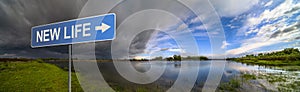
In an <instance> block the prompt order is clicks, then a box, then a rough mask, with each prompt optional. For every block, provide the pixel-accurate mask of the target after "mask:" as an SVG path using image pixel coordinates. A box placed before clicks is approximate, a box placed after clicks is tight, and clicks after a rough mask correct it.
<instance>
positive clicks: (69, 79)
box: [68, 44, 72, 92]
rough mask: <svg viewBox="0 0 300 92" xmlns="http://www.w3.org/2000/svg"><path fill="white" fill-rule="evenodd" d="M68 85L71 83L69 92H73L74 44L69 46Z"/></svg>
mask: <svg viewBox="0 0 300 92" xmlns="http://www.w3.org/2000/svg"><path fill="white" fill-rule="evenodd" d="M68 83H69V86H68V87H69V92H71V86H72V84H71V83H72V44H70V45H69V77H68Z"/></svg>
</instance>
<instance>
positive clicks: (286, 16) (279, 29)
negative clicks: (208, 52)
mask: <svg viewBox="0 0 300 92" xmlns="http://www.w3.org/2000/svg"><path fill="white" fill-rule="evenodd" d="M268 3H270V2H268ZM299 5H300V4H293V2H292V1H291V0H286V1H285V2H283V3H282V4H280V5H279V6H277V7H276V8H274V9H273V10H265V11H264V12H263V13H262V14H261V15H260V16H258V17H252V16H249V18H248V20H247V21H246V23H245V24H244V26H243V27H242V28H240V30H239V32H238V33H244V35H246V36H247V35H249V34H253V33H256V35H255V36H254V37H252V38H250V39H246V40H244V41H242V44H241V46H240V47H239V48H235V49H231V50H228V51H227V52H226V54H227V55H238V54H242V53H246V52H251V51H253V50H256V49H259V48H261V47H264V46H270V45H274V44H277V43H281V42H289V41H293V40H295V39H297V38H299V36H300V30H299V29H297V27H299V25H300V24H299V23H297V22H296V23H291V25H289V24H288V23H287V21H288V20H291V16H292V15H293V14H294V13H287V11H290V10H292V9H293V8H295V7H299ZM297 11H300V10H297ZM250 15H251V14H250ZM279 18H281V19H279ZM274 20H278V21H277V22H270V21H274ZM296 20H297V21H299V19H296ZM263 21H264V22H267V23H269V24H263V23H264V22H263ZM262 24H263V25H262ZM258 25H262V27H260V28H258V27H257V26H258ZM237 35H238V36H241V35H239V34H237Z"/></svg>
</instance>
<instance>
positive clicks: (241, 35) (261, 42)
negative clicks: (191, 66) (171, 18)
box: [136, 0, 300, 58]
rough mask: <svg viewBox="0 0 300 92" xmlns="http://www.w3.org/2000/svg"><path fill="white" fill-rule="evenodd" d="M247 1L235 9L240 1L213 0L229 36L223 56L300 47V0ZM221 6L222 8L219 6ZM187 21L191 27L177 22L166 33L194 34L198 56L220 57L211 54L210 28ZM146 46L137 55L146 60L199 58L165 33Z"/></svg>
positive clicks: (190, 19) (198, 21) (194, 19)
mask: <svg viewBox="0 0 300 92" xmlns="http://www.w3.org/2000/svg"><path fill="white" fill-rule="evenodd" d="M231 1H235V2H234V3H232V2H231ZM245 2H246V3H245V4H244V5H243V3H241V5H236V6H235V5H234V4H238V1H237V0H229V1H227V2H214V0H212V5H213V6H215V9H216V11H217V13H218V14H219V16H220V19H221V22H222V25H223V29H224V33H225V37H226V41H223V42H222V44H223V45H222V46H221V47H220V48H222V49H226V52H225V53H224V54H223V55H225V56H227V57H236V56H242V55H245V54H255V53H260V52H270V51H277V50H282V49H284V48H290V47H294V48H299V47H300V45H299V39H300V30H299V27H300V23H299V22H298V21H299V20H300V16H299V14H300V1H299V0H274V1H270V0H260V1H259V0H249V1H247V0H245ZM220 3H221V4H222V5H219V4H220ZM226 4H227V5H228V6H226ZM184 22H185V24H186V25H187V26H184V27H182V25H181V24H176V23H175V24H174V25H173V26H171V27H169V28H168V29H165V30H167V31H174V30H179V31H183V32H191V33H192V34H193V36H194V38H195V40H196V42H197V44H198V48H199V53H198V55H205V56H216V54H215V53H211V49H212V48H211V44H210V38H211V37H213V36H208V34H207V31H206V28H209V27H206V26H204V25H203V24H202V22H201V21H200V20H197V16H192V15H191V16H188V17H187V18H186V20H184ZM212 34H214V33H212ZM215 34H218V33H215ZM182 35H183V34H182ZM182 35H181V36H182ZM186 41H189V40H186ZM146 47H147V48H146V49H145V50H144V53H141V54H137V55H136V56H139V57H145V58H146V57H149V56H151V57H155V56H164V57H168V56H172V55H174V54H181V55H183V56H187V55H191V56H193V55H196V54H195V53H194V52H187V50H185V49H182V48H180V47H179V46H178V44H177V43H176V41H175V40H174V39H172V38H171V37H170V36H168V35H167V34H165V33H163V32H157V33H155V34H154V35H153V36H152V37H151V39H150V40H149V42H148V43H147V45H146ZM195 52H196V51H195ZM218 55H220V54H218Z"/></svg>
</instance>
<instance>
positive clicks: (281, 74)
mask: <svg viewBox="0 0 300 92" xmlns="http://www.w3.org/2000/svg"><path fill="white" fill-rule="evenodd" d="M212 62H220V63H222V64H225V68H224V69H220V71H223V74H222V76H221V80H220V84H219V88H220V87H221V86H224V87H227V86H228V85H231V84H228V83H230V81H231V80H237V81H238V82H239V83H238V85H239V86H238V87H236V88H235V89H236V90H234V91H260V92H267V91H300V87H299V86H300V84H299V83H300V71H299V70H294V71H288V70H285V69H282V68H280V67H274V66H258V65H250V64H243V63H240V62H234V61H225V60H213V61H211V60H208V61H181V62H178V61H177V62H170V61H151V63H150V62H131V64H132V66H133V67H134V68H135V69H136V70H137V71H140V72H147V71H148V70H149V69H150V68H158V67H163V65H164V64H165V65H166V68H165V71H164V72H163V74H162V75H161V76H160V77H159V78H158V79H157V80H156V81H154V82H152V83H149V84H137V83H132V82H130V81H128V80H126V79H125V78H124V77H122V76H121V75H120V74H119V73H118V72H117V70H116V68H115V67H114V64H113V62H98V67H99V69H100V71H101V73H102V75H103V77H104V79H105V81H106V82H108V84H109V85H110V86H111V87H113V89H114V90H118V91H143V90H148V91H166V90H168V89H169V88H170V87H171V86H172V85H174V83H175V81H176V80H177V78H178V74H179V73H180V72H192V71H193V72H194V71H198V74H197V79H196V81H195V84H194V87H193V88H192V90H191V91H201V90H202V88H203V87H204V85H205V82H206V81H207V79H208V78H207V77H208V75H209V74H214V73H217V72H214V71H210V69H211V67H212V66H214V67H216V68H218V67H222V64H215V65H212V64H213V63H212ZM52 63H53V62H52ZM54 64H56V65H59V66H60V67H65V65H66V62H63V63H62V62H55V63H54ZM182 70H184V71H182ZM187 74H188V73H187ZM244 75H248V76H254V77H255V78H252V77H251V78H250V79H249V78H247V77H243V76H244ZM187 76H188V75H187ZM226 83H227V84H226ZM219 88H218V89H217V91H220V89H219Z"/></svg>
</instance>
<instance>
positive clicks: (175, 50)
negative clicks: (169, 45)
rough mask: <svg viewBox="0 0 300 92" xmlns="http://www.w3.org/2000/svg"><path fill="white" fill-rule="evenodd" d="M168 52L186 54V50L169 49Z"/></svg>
mask: <svg viewBox="0 0 300 92" xmlns="http://www.w3.org/2000/svg"><path fill="white" fill-rule="evenodd" d="M168 51H171V52H180V53H185V50H184V49H168Z"/></svg>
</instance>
